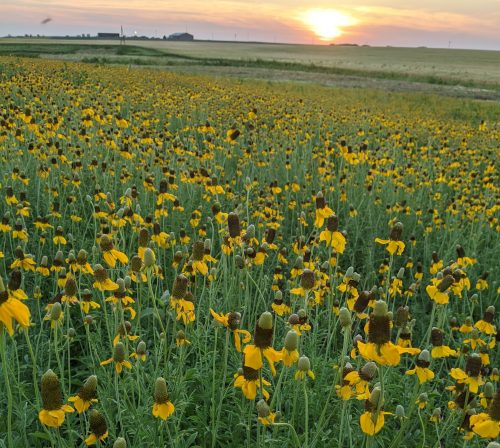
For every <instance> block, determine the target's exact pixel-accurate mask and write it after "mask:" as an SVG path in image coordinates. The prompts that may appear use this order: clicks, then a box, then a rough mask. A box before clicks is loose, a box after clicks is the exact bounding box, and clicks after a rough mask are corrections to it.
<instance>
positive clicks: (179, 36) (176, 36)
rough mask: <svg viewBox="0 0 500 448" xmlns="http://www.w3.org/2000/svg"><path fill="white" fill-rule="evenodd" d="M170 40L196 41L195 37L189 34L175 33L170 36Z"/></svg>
mask: <svg viewBox="0 0 500 448" xmlns="http://www.w3.org/2000/svg"><path fill="white" fill-rule="evenodd" d="M168 40H194V36H193V35H192V34H189V33H174V34H171V35H170V36H168Z"/></svg>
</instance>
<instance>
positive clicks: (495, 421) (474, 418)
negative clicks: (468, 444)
mask: <svg viewBox="0 0 500 448" xmlns="http://www.w3.org/2000/svg"><path fill="white" fill-rule="evenodd" d="M469 424H470V427H471V429H472V431H473V432H474V433H475V434H477V435H478V436H479V437H482V438H483V439H496V438H497V437H498V435H499V434H500V389H497V391H496V393H495V396H494V397H493V400H492V401H491V403H490V406H489V409H488V412H487V413H486V412H481V413H479V414H476V415H471V417H470V420H469Z"/></svg>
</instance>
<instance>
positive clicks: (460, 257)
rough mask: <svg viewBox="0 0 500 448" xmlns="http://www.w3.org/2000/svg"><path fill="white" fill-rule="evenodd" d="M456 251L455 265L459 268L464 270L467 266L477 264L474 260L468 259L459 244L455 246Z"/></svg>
mask: <svg viewBox="0 0 500 448" xmlns="http://www.w3.org/2000/svg"><path fill="white" fill-rule="evenodd" d="M456 251H457V264H458V265H459V266H460V267H463V268H466V267H467V266H471V265H473V264H476V263H477V260H476V259H475V258H470V257H467V256H466V255H465V249H464V248H463V247H462V246H461V245H460V244H457V246H456Z"/></svg>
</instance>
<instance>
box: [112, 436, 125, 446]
mask: <svg viewBox="0 0 500 448" xmlns="http://www.w3.org/2000/svg"><path fill="white" fill-rule="evenodd" d="M113 448H127V442H126V441H125V439H124V438H123V437H118V438H117V439H116V440H115V443H113Z"/></svg>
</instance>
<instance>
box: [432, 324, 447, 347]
mask: <svg viewBox="0 0 500 448" xmlns="http://www.w3.org/2000/svg"><path fill="white" fill-rule="evenodd" d="M431 342H432V345H433V346H434V347H441V346H442V345H443V342H444V341H443V330H441V329H439V328H436V327H434V328H433V329H432V330H431Z"/></svg>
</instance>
